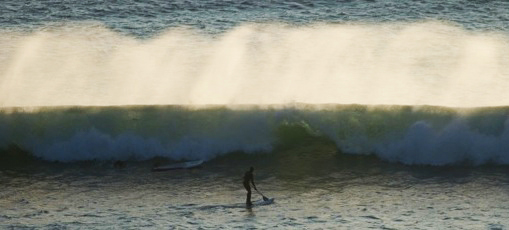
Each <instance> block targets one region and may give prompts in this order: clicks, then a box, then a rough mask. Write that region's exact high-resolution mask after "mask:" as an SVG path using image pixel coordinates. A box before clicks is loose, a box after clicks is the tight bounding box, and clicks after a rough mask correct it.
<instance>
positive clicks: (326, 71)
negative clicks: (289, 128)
mask: <svg viewBox="0 0 509 230" xmlns="http://www.w3.org/2000/svg"><path fill="white" fill-rule="evenodd" d="M508 42H509V38H508V37H507V35H505V34H502V33H496V32H479V31H477V32H476V31H467V30H465V29H463V28H461V27H459V26H457V25H454V24H448V23H444V22H439V21H422V22H414V23H379V24H369V23H368V24H366V23H364V24H363V23H353V24H322V23H315V24H311V25H301V26H295V25H289V24H284V23H256V24H250V23H248V24H243V25H239V26H236V27H234V28H232V29H229V30H227V31H225V32H223V33H219V34H206V33H202V32H200V31H198V30H193V29H189V28H187V29H186V28H184V27H181V28H173V29H169V30H167V31H166V32H163V33H161V34H159V35H158V36H155V37H152V38H146V39H138V38H134V37H131V36H127V35H122V34H119V33H117V32H114V31H112V30H111V29H108V28H106V27H105V26H103V25H102V24H100V23H88V22H87V23H85V22H83V23H65V24H63V25H61V26H53V27H46V28H44V29H40V30H37V31H33V32H12V31H10V30H5V29H4V30H2V31H0V45H1V46H2V47H3V49H2V50H0V60H1V61H0V106H2V107H17V106H21V107H25V106H60V105H130V104H143V105H149V104H179V105H203V104H220V105H236V104H237V105H238V104H286V103H294V102H298V103H308V104H322V103H331V104H398V105H423V104H426V105H440V106H448V107H480V106H498V105H508V104H509V97H505V96H504V95H507V92H506V89H507V88H509V69H508V68H507V66H509V45H508V44H509V43H508Z"/></svg>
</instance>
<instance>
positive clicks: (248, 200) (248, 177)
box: [244, 167, 256, 206]
mask: <svg viewBox="0 0 509 230" xmlns="http://www.w3.org/2000/svg"><path fill="white" fill-rule="evenodd" d="M253 171H254V168H253V167H251V168H250V169H249V171H247V172H246V173H245V174H244V188H246V191H247V197H246V205H248V206H251V205H253V203H251V186H250V185H249V183H251V184H253V188H254V189H255V190H256V185H255V183H254V176H253Z"/></svg>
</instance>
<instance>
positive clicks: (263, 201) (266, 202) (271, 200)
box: [252, 198, 274, 206]
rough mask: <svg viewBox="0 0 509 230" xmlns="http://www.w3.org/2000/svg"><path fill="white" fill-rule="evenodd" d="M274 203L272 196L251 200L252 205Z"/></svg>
mask: <svg viewBox="0 0 509 230" xmlns="http://www.w3.org/2000/svg"><path fill="white" fill-rule="evenodd" d="M273 203H274V198H269V199H268V200H257V201H255V202H253V205H252V206H262V205H269V204H273Z"/></svg>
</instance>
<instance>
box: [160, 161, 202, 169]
mask: <svg viewBox="0 0 509 230" xmlns="http://www.w3.org/2000/svg"><path fill="white" fill-rule="evenodd" d="M201 164H203V161H202V160H196V161H186V162H180V163H174V164H169V165H163V166H158V167H154V168H152V171H154V172H161V171H170V170H177V169H192V168H196V167H199V166H200V165H201Z"/></svg>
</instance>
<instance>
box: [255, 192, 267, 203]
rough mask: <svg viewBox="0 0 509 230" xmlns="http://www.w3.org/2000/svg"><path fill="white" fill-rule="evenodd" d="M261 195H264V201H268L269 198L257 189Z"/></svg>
mask: <svg viewBox="0 0 509 230" xmlns="http://www.w3.org/2000/svg"><path fill="white" fill-rule="evenodd" d="M255 190H256V191H257V192H258V193H259V194H260V195H262V197H263V201H268V200H269V198H267V197H266V196H264V195H263V194H262V193H261V192H260V191H258V189H255Z"/></svg>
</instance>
